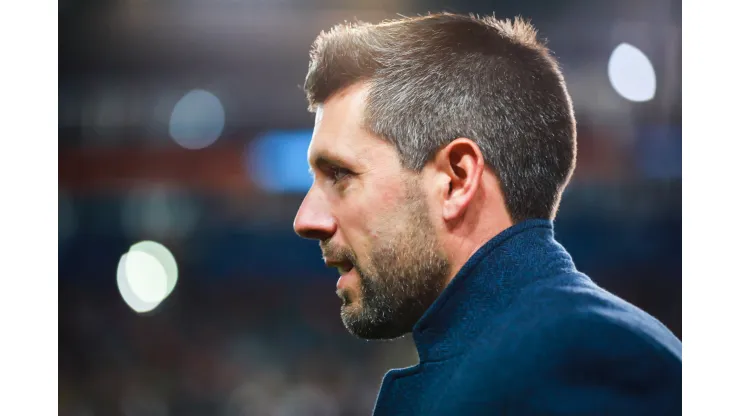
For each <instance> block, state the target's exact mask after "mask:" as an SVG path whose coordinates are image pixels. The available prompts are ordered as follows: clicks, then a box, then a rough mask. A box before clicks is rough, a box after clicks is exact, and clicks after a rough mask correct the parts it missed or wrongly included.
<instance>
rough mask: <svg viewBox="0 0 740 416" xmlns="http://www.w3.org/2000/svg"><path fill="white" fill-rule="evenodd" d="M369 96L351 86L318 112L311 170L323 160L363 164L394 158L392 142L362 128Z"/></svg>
mask: <svg viewBox="0 0 740 416" xmlns="http://www.w3.org/2000/svg"><path fill="white" fill-rule="evenodd" d="M366 95H367V88H366V87H364V86H362V85H356V86H351V87H348V88H346V89H345V90H343V91H341V92H339V93H337V94H335V95H334V96H332V97H331V98H329V99H328V100H327V101H326V102H325V103H324V104H322V105H321V106H320V107H319V108H318V109H317V110H316V120H315V125H314V131H313V136H312V138H311V144H310V146H309V149H308V162H309V164H310V165H311V166H312V167H314V166H315V164H316V161H317V160H320V159H329V160H333V159H351V160H352V161H354V162H357V163H362V162H370V161H372V160H377V159H378V158H385V157H389V156H391V157H392V156H393V154H394V153H395V152H393V147H392V145H390V143H388V142H386V141H384V140H382V139H380V138H378V137H376V136H375V135H373V134H372V133H370V132H368V131H367V130H366V129H364V128H363V127H362V121H363V115H364V109H365V97H366ZM342 161H343V162H347V160H342Z"/></svg>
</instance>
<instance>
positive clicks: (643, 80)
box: [608, 43, 657, 102]
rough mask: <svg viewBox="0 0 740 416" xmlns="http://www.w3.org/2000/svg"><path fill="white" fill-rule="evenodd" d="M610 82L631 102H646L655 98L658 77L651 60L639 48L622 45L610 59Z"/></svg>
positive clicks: (626, 44)
mask: <svg viewBox="0 0 740 416" xmlns="http://www.w3.org/2000/svg"><path fill="white" fill-rule="evenodd" d="M608 73H609V82H610V83H611V84H612V87H613V88H614V89H615V90H616V91H617V93H618V94H619V95H621V96H622V97H624V98H625V99H627V100H629V101H635V102H644V101H650V100H652V99H653V97H655V90H656V83H657V81H656V76H655V69H653V64H652V63H651V62H650V59H649V58H648V57H647V55H645V53H643V52H642V51H641V50H639V49H638V48H636V47H634V46H632V45H630V44H628V43H622V44H620V45H619V46H617V47H616V48H615V49H614V51H613V52H612V54H611V56H610V57H609V64H608Z"/></svg>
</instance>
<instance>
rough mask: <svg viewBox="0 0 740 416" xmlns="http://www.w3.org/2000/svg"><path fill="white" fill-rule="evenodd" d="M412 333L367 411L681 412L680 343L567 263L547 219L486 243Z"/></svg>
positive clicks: (517, 227) (634, 414) (431, 415)
mask: <svg viewBox="0 0 740 416" xmlns="http://www.w3.org/2000/svg"><path fill="white" fill-rule="evenodd" d="M677 284H678V283H677ZM412 333H413V337H414V342H415V343H416V347H417V350H418V353H419V363H418V364H417V365H415V366H412V367H409V368H404V369H397V370H391V371H390V372H388V373H387V374H386V375H385V377H384V378H383V384H382V386H381V388H380V391H379V393H378V398H377V401H376V403H375V410H374V415H376V416H379V415H397V416H401V415H425V416H435V415H629V416H637V415H651V416H655V415H679V414H681V360H682V358H681V354H682V352H681V350H682V346H681V342H680V341H679V340H678V339H677V338H676V337H675V336H674V335H673V334H672V333H671V332H670V331H669V330H668V329H667V328H666V327H665V326H663V325H662V324H661V323H660V322H658V321H657V320H656V319H655V318H653V317H652V316H650V315H649V314H647V313H645V312H644V311H642V310H640V309H638V308H637V307H635V306H633V305H631V304H629V303H627V302H625V301H624V300H622V299H620V298H618V297H616V296H614V295H612V294H610V293H609V292H607V291H605V290H604V289H602V288H600V287H598V286H597V285H596V284H594V283H593V282H592V281H591V280H590V279H589V278H588V277H587V276H585V275H584V274H582V273H580V272H578V271H577V270H576V268H575V266H574V264H573V261H572V259H571V257H570V255H569V254H568V253H567V252H566V251H565V249H564V248H563V247H562V246H561V245H560V244H558V243H557V242H556V241H555V239H554V235H553V226H552V222H550V221H546V220H530V221H525V222H522V223H519V224H517V225H515V226H513V227H511V228H509V229H507V230H505V231H504V232H502V233H501V234H499V235H498V236H496V237H494V238H493V239H492V240H490V241H489V242H487V243H486V244H485V245H484V246H483V247H481V248H480V249H479V250H478V251H477V252H476V253H475V254H474V255H473V256H472V257H471V258H470V259H469V260H468V261H467V263H466V264H465V265H464V266H463V268H462V269H461V270H460V272H459V273H458V274H457V275H456V276H455V278H454V279H453V280H452V281H451V282H450V284H449V285H448V287H447V288H446V289H445V290H444V291H443V292H442V294H441V295H440V297H439V298H438V299H437V300H436V301H435V302H434V303H433V304H432V306H431V307H430V308H429V310H427V311H426V313H425V314H424V316H423V317H422V318H421V319H420V320H419V322H418V323H417V324H416V325H415V326H414V329H413V332H412Z"/></svg>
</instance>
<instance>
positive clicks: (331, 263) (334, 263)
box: [324, 259, 352, 268]
mask: <svg viewBox="0 0 740 416" xmlns="http://www.w3.org/2000/svg"><path fill="white" fill-rule="evenodd" d="M324 263H326V265H327V267H337V268H339V267H345V268H350V267H352V262H351V261H349V260H335V259H325V260H324Z"/></svg>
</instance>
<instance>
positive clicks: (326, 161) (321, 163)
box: [308, 153, 347, 176]
mask: <svg viewBox="0 0 740 416" xmlns="http://www.w3.org/2000/svg"><path fill="white" fill-rule="evenodd" d="M314 166H315V167H317V168H319V169H321V168H322V167H327V166H342V167H344V166H347V163H346V162H343V161H342V160H341V158H340V157H339V156H336V155H333V154H330V153H320V154H319V155H318V156H316V157H315V158H313V159H312V160H309V161H308V173H310V174H311V176H313V175H314Z"/></svg>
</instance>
